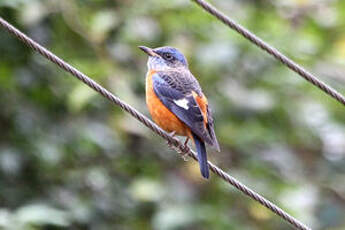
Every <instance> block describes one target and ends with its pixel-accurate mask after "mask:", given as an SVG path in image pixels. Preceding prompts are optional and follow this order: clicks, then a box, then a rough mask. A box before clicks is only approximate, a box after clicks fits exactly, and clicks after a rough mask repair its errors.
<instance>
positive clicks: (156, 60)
mask: <svg viewBox="0 0 345 230" xmlns="http://www.w3.org/2000/svg"><path fill="white" fill-rule="evenodd" d="M139 48H140V49H141V50H142V51H144V52H145V53H147V54H148V55H149V60H148V61H147V66H148V68H149V69H150V70H152V69H153V70H156V71H162V70H168V69H171V68H188V63H187V60H186V58H185V56H184V55H183V54H182V53H181V52H180V51H178V50H177V49H175V48H173V47H169V46H164V47H158V48H155V49H151V48H148V47H146V46H139Z"/></svg>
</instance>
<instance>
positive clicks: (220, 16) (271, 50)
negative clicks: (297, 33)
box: [192, 0, 345, 105]
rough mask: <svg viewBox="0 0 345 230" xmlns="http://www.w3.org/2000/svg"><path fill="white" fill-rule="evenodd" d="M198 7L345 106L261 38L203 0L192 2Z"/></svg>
mask: <svg viewBox="0 0 345 230" xmlns="http://www.w3.org/2000/svg"><path fill="white" fill-rule="evenodd" d="M192 1H194V2H195V3H196V4H198V5H199V6H201V7H202V8H203V9H204V10H206V11H207V12H209V13H210V14H212V15H213V16H215V17H216V18H218V19H219V20H220V21H222V22H223V23H224V24H226V25H228V26H229V27H230V28H231V29H233V30H236V31H237V32H238V33H240V34H241V35H242V36H243V37H245V38H247V39H248V40H250V41H251V42H252V43H254V44H255V45H257V46H259V47H260V48H261V49H263V50H264V51H266V52H267V53H269V54H271V55H272V56H273V57H275V58H276V59H278V60H279V61H280V62H281V63H283V64H284V65H286V66H287V67H288V68H289V69H291V70H293V71H294V72H296V73H298V74H299V75H300V76H301V77H303V78H304V79H306V80H307V81H309V82H310V83H312V84H313V85H315V86H317V87H319V88H320V89H321V90H322V91H324V92H325V93H327V94H328V95H330V96H331V97H333V98H334V99H336V100H337V101H339V102H340V103H342V104H343V105H345V97H344V96H343V95H342V94H340V93H339V92H337V91H336V90H335V89H333V88H332V87H330V86H328V85H327V84H326V83H324V82H322V81H321V80H319V79H318V78H317V77H316V76H315V75H313V74H311V73H310V72H308V71H307V70H305V69H304V68H303V67H301V66H300V65H298V64H297V63H296V62H294V61H292V60H291V59H290V58H288V57H286V56H285V55H284V54H282V53H281V52H279V51H278V50H277V49H275V48H274V47H272V46H271V45H269V44H268V43H266V42H265V41H263V40H262V39H261V38H259V37H257V36H256V35H255V34H253V33H252V32H250V31H249V30H247V29H246V28H244V27H243V26H241V25H240V24H238V23H237V22H235V21H234V20H232V19H231V18H229V17H228V16H226V15H225V14H224V13H222V12H221V11H219V10H217V9H216V8H215V7H214V6H212V5H211V4H210V3H208V2H206V1H204V0H192Z"/></svg>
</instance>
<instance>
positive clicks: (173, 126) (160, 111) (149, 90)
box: [146, 71, 189, 136]
mask: <svg viewBox="0 0 345 230" xmlns="http://www.w3.org/2000/svg"><path fill="white" fill-rule="evenodd" d="M153 74H154V72H153V71H151V72H149V74H148V75H147V77H146V104H147V107H148V109H149V111H150V114H151V116H152V119H153V120H154V122H156V124H157V125H159V126H160V127H161V128H162V129H164V130H165V131H167V132H173V131H175V132H176V134H177V135H180V136H187V135H188V134H189V132H188V130H189V129H188V127H187V126H186V125H185V124H184V123H183V122H182V121H181V120H180V119H178V118H177V117H176V115H175V114H173V113H172V112H171V111H170V110H169V109H168V108H166V107H165V106H164V105H163V103H162V102H161V101H160V99H159V98H158V97H157V95H156V93H155V92H154V90H153V85H152V75H153Z"/></svg>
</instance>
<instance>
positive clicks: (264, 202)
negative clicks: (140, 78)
mask: <svg viewBox="0 0 345 230" xmlns="http://www.w3.org/2000/svg"><path fill="white" fill-rule="evenodd" d="M0 25H1V26H3V27H4V28H5V29H6V30H7V31H8V32H10V33H11V34H13V35H14V36H15V37H17V38H18V39H19V40H21V41H22V42H24V43H25V44H26V45H28V46H29V47H31V48H32V49H33V50H35V51H37V52H39V53H40V54H41V55H42V56H44V57H46V58H47V59H49V60H50V61H51V62H53V63H55V64H57V65H58V66H59V67H60V68H62V69H64V70H65V71H67V72H69V73H71V74H72V75H73V76H75V77H77V78H78V79H79V80H81V81H82V82H84V83H85V84H86V85H88V86H89V87H90V88H92V89H94V90H95V91H97V92H98V93H100V94H101V95H102V96H104V97H105V98H107V99H109V100H110V101H111V102H113V103H114V104H116V105H118V106H120V107H121V108H122V109H124V110H125V111H127V112H128V113H130V114H131V115H132V116H133V117H135V118H136V119H138V120H139V121H140V122H142V123H143V124H144V125H145V126H147V127H148V128H150V129H151V130H152V131H153V132H155V133H156V134H158V135H159V136H161V137H162V138H164V139H165V140H167V141H168V142H170V143H171V144H172V145H174V146H175V147H176V148H177V149H175V150H177V152H178V153H180V154H182V155H184V154H188V155H189V156H191V157H192V158H193V159H194V160H197V155H196V153H195V152H194V151H193V150H191V149H190V148H189V147H188V146H184V144H183V143H181V142H180V141H179V140H178V139H177V138H175V137H172V136H170V134H168V133H167V132H165V131H164V130H162V129H161V128H160V127H158V126H157V125H156V124H155V123H153V122H152V121H151V120H150V119H148V118H147V117H145V116H144V115H143V114H141V113H140V112H139V111H137V110H136V109H135V108H133V107H132V106H130V105H129V104H127V103H126V102H124V101H122V100H121V99H119V98H118V97H116V96H114V95H113V94H112V93H110V92H109V91H108V90H106V89H105V88H103V87H102V86H101V85H99V84H98V83H97V82H95V81H93V80H92V79H90V78H89V77H88V76H86V75H85V74H83V73H82V72H80V71H79V70H77V69H76V68H74V67H73V66H71V65H70V64H68V63H66V62H65V61H64V60H62V59H61V58H59V57H57V56H56V55H55V54H53V53H52V52H50V51H49V50H47V49H46V48H44V47H43V46H41V45H39V44H38V43H37V42H35V41H33V40H32V39H31V38H29V37H28V36H27V35H25V34H24V33H22V32H21V31H19V30H18V29H17V28H15V27H14V26H12V25H11V24H10V23H8V22H7V21H6V20H4V19H3V18H2V17H0ZM208 165H209V167H210V170H211V171H212V172H213V173H215V174H216V175H218V176H219V177H221V178H222V179H223V180H225V181H226V182H228V183H229V184H231V185H233V186H234V187H235V188H237V189H238V190H240V191H242V192H243V193H244V194H246V195H247V196H249V197H251V198H252V199H254V200H256V201H258V202H259V203H260V204H262V205H264V206H265V207H267V208H268V209H270V210H271V211H272V212H274V213H276V214H277V215H278V216H280V217H282V218H283V219H285V220H286V221H288V222H289V223H291V224H292V225H293V226H295V227H296V228H297V229H302V230H310V228H309V227H307V226H305V225H304V224H303V223H301V222H300V221H299V220H297V219H295V218H294V217H292V216H291V215H289V214H288V213H286V212H285V211H284V210H282V209H281V208H279V207H278V206H277V205H275V204H273V203H272V202H270V201H269V200H267V199H266V198H264V197H262V196H261V195H259V194H258V193H256V192H254V191H253V190H251V189H250V188H248V187H247V186H245V185H244V184H242V183H241V182H239V181H238V180H236V179H235V178H234V177H232V176H230V175H229V174H227V173H226V172H224V171H223V170H221V169H220V168H218V167H217V166H215V165H214V164H213V163H211V162H210V161H208Z"/></svg>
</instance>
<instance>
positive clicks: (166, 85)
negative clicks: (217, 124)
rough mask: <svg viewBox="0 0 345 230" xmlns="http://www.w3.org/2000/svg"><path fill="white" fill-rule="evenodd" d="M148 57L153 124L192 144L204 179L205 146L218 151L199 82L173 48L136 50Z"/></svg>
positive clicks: (148, 97)
mask: <svg viewBox="0 0 345 230" xmlns="http://www.w3.org/2000/svg"><path fill="white" fill-rule="evenodd" d="M139 48H140V49H141V50H142V51H144V52H145V53H146V54H147V55H148V61H147V67H148V71H147V74H146V83H145V85H146V86H145V93H146V104H147V107H148V110H149V112H150V114H151V117H152V119H153V121H154V122H155V123H156V124H157V125H158V126H160V127H161V128H162V129H163V130H165V131H166V132H168V133H170V134H171V136H175V135H178V136H186V141H185V143H184V145H185V146H187V144H188V141H189V139H192V140H193V141H194V144H195V147H196V150H197V154H198V162H199V166H200V172H201V175H202V176H203V177H204V178H206V179H208V178H209V168H208V163H207V153H206V145H205V143H207V144H209V145H210V146H211V147H213V148H214V149H216V150H217V151H218V152H219V151H220V148H219V144H218V141H217V137H216V134H215V130H214V119H213V116H212V111H211V108H210V106H209V105H208V101H207V98H206V96H205V95H204V94H203V92H202V89H201V87H200V84H199V82H198V81H197V79H196V78H195V77H194V76H193V74H192V73H191V72H190V70H189V67H188V62H187V59H186V58H185V56H184V55H183V54H182V53H181V52H180V51H179V50H177V49H176V48H173V47H169V46H164V47H158V48H149V47H146V46H139Z"/></svg>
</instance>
